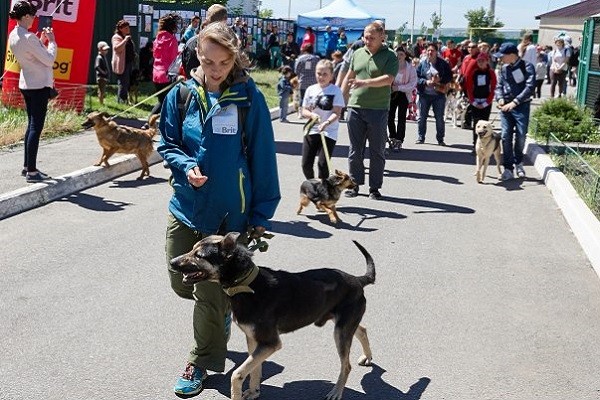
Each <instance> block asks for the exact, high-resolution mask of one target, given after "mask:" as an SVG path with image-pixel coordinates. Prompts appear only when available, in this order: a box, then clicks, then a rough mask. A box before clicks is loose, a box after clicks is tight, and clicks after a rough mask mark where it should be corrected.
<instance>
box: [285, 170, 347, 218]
mask: <svg viewBox="0 0 600 400" xmlns="http://www.w3.org/2000/svg"><path fill="white" fill-rule="evenodd" d="M355 187H356V183H355V182H354V181H353V180H352V178H350V176H349V175H348V174H346V173H344V172H342V171H339V170H337V169H336V170H335V173H333V174H331V175H329V177H328V178H327V179H309V180H306V181H304V182H302V185H300V206H299V207H298V211H296V214H300V213H301V212H302V209H303V208H304V207H306V206H308V204H309V203H310V202H311V201H312V202H313V204H314V205H315V207H317V210H321V211H325V212H326V213H327V215H329V221H331V223H332V224H336V223H337V222H338V220H339V219H340V217H339V216H338V215H337V212H336V209H335V205H336V203H337V202H338V200H339V199H340V195H341V194H342V191H344V190H345V189H354V188H355Z"/></svg>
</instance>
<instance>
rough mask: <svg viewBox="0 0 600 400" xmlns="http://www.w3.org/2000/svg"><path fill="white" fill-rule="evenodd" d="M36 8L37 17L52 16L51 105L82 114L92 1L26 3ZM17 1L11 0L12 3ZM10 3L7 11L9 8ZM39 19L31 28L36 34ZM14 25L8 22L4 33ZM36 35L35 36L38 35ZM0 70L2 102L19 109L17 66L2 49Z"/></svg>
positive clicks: (40, 1) (8, 53)
mask: <svg viewBox="0 0 600 400" xmlns="http://www.w3.org/2000/svg"><path fill="white" fill-rule="evenodd" d="M30 1H31V3H32V4H33V5H34V6H35V7H36V8H37V9H38V12H37V16H38V17H39V16H52V29H53V30H54V35H55V37H56V43H57V45H58V53H57V55H56V60H55V62H54V67H53V70H54V82H55V87H56V89H58V91H59V93H60V94H59V96H58V97H57V98H56V100H55V105H56V106H57V107H58V108H61V109H75V110H77V111H78V112H80V111H82V109H83V106H84V102H85V94H86V85H87V82H88V71H89V63H90V49H91V48H95V47H96V46H93V45H92V37H93V33H94V17H95V12H96V0H62V1H61V0H30ZM16 2H17V0H12V2H11V3H12V4H14V3H16ZM12 4H11V9H12ZM39 20H40V18H36V22H35V23H34V25H33V27H32V28H31V30H32V32H37V25H38V22H39ZM15 26H16V20H10V21H9V24H8V34H10V32H11V31H12V30H13V28H14V27H15ZM38 35H39V34H38ZM6 48H7V50H6V57H5V62H4V68H5V69H6V75H5V76H4V82H3V85H2V102H3V103H4V104H7V105H11V106H15V107H22V106H23V97H22V95H21V93H20V92H19V72H20V67H19V63H18V62H17V61H16V60H15V57H14V55H13V54H12V52H11V51H10V48H9V47H8V45H7V46H6Z"/></svg>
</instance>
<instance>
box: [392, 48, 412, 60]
mask: <svg viewBox="0 0 600 400" xmlns="http://www.w3.org/2000/svg"><path fill="white" fill-rule="evenodd" d="M395 51H396V53H397V52H399V51H401V52H402V53H404V54H405V57H404V58H405V59H406V61H410V54H409V53H408V51H406V48H405V47H404V46H397V47H396V50H395Z"/></svg>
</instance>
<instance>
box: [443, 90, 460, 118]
mask: <svg viewBox="0 0 600 400" xmlns="http://www.w3.org/2000/svg"><path fill="white" fill-rule="evenodd" d="M457 105H458V92H457V91H456V90H454V89H452V88H450V89H448V93H446V108H445V109H444V121H447V120H448V119H450V120H451V121H452V126H456V114H455V111H456V106H457Z"/></svg>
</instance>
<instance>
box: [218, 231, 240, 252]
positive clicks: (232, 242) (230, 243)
mask: <svg viewBox="0 0 600 400" xmlns="http://www.w3.org/2000/svg"><path fill="white" fill-rule="evenodd" d="M239 236H240V234H239V233H238V232H229V233H228V234H227V235H225V237H224V238H223V240H221V246H220V247H221V251H222V252H223V253H225V256H226V257H228V256H230V255H231V254H232V253H233V251H234V250H235V248H236V247H237V240H238V237H239Z"/></svg>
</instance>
